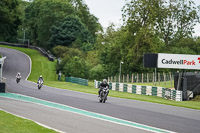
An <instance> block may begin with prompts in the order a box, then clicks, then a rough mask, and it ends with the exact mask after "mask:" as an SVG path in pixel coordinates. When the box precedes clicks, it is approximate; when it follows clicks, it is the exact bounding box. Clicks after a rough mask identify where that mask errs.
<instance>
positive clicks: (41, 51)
mask: <svg viewBox="0 0 200 133" xmlns="http://www.w3.org/2000/svg"><path fill="white" fill-rule="evenodd" d="M0 44H1V45H7V46H14V47H22V48H31V49H36V50H38V51H39V52H40V53H41V54H42V55H44V56H45V57H47V58H48V59H49V60H50V61H54V59H55V57H54V56H53V55H52V54H51V53H50V52H48V51H46V50H45V49H43V48H40V47H37V46H32V45H22V44H17V43H8V42H0Z"/></svg>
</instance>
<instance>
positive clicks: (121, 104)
mask: <svg viewBox="0 0 200 133" xmlns="http://www.w3.org/2000/svg"><path fill="white" fill-rule="evenodd" d="M0 53H1V54H2V55H3V56H6V57H7V58H6V60H5V63H4V67H3V68H4V69H3V76H4V77H6V84H7V93H1V94H0V109H1V110H4V111H7V112H9V113H13V114H15V115H18V116H22V117H25V118H28V119H30V120H33V121H35V122H38V123H41V124H43V125H45V126H47V127H50V128H52V129H56V130H57V131H60V132H69V133H71V132H74V133H77V132H82V133H83V132H85V133H90V132H91V133H94V132H95V133H98V132H99V133H100V132H109V133H112V132H113V133H118V132H119V133H121V132H126V133H128V132H137V133H143V132H158V133H160V132H166V133H168V132H180V133H189V132H200V128H199V123H200V110H194V109H187V108H182V107H174V106H169V105H161V104H156V103H150V102H143V101H136V100H128V99H122V98H114V97H108V101H107V103H105V104H102V103H99V102H98V97H97V95H93V94H87V93H81V92H75V91H70V90H64V89H58V88H53V87H48V86H43V88H42V89H41V90H37V85H36V84H35V83H33V82H30V81H27V80H26V79H27V77H28V76H29V74H30V70H31V60H30V58H29V57H28V56H27V55H25V54H24V53H22V52H20V51H17V50H13V49H8V48H2V47H0ZM17 72H20V73H21V75H22V80H21V82H20V83H19V84H16V81H15V76H16V74H17ZM39 72H40V69H39V68H38V73H39ZM36 80H37V79H36Z"/></svg>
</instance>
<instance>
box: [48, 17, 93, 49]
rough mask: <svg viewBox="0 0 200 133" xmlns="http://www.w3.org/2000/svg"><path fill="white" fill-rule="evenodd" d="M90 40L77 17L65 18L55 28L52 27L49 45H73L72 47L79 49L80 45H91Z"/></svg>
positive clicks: (88, 34) (87, 32)
mask: <svg viewBox="0 0 200 133" xmlns="http://www.w3.org/2000/svg"><path fill="white" fill-rule="evenodd" d="M90 38H91V36H90V33H89V31H88V30H87V28H86V27H85V25H84V24H83V23H82V22H81V20H80V19H79V18H78V17H76V16H67V17H66V18H65V19H64V20H63V21H61V22H60V23H59V24H58V25H57V26H55V25H53V26H52V28H51V37H50V45H51V46H57V45H63V46H72V43H73V45H74V46H73V47H78V48H81V47H82V44H87V43H91V40H90ZM85 47H86V49H87V46H85Z"/></svg>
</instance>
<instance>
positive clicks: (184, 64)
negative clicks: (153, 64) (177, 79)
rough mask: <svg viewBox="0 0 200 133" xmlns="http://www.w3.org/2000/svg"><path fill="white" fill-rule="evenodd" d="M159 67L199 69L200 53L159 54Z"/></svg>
mask: <svg viewBox="0 0 200 133" xmlns="http://www.w3.org/2000/svg"><path fill="white" fill-rule="evenodd" d="M158 68H175V69H199V70H200V55H187V54H163V53H159V54H158Z"/></svg>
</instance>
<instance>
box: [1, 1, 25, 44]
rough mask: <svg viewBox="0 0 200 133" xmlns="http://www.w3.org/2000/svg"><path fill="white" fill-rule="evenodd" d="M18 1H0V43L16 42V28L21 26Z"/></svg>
mask: <svg viewBox="0 0 200 133" xmlns="http://www.w3.org/2000/svg"><path fill="white" fill-rule="evenodd" d="M18 6H19V1H18V0H1V1H0V7H1V8H0V20H1V21H0V41H10V42H13V41H15V40H16V36H17V28H18V26H19V25H20V24H21V20H20V10H19V8H18Z"/></svg>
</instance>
